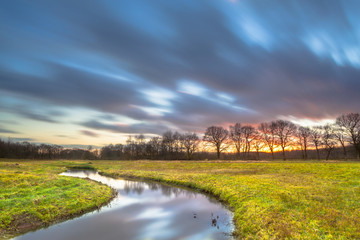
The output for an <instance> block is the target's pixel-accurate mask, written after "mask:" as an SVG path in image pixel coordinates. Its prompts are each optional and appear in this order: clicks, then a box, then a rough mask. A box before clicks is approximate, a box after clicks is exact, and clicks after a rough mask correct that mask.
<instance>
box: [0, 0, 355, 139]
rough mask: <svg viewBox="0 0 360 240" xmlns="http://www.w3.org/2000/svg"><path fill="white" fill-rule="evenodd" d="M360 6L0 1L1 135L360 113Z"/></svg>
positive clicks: (187, 127) (151, 129) (105, 132)
mask: <svg viewBox="0 0 360 240" xmlns="http://www.w3.org/2000/svg"><path fill="white" fill-rule="evenodd" d="M358 9H360V2H359V1H332V0H326V1H320V0H318V1H310V0H309V1H300V0H299V1H290V0H286V1H285V0H284V1H280V0H277V1H275V0H274V1H262V0H258V1H257V0H251V1H246V0H242V1H240V0H239V1H236V0H229V1H227V0H198V1H192V0H181V1H180V0H179V1H168V0H154V1H138V0H129V1H127V0H124V1H111V0H101V1H100V0H92V1H82V0H78V1H68V0H63V1H48V0H46V1H45V0H44V1H40V0H34V1H17V0H11V1H1V3H0V29H1V37H0V43H1V44H0V50H1V55H0V136H1V137H2V138H7V137H11V138H13V139H19V140H31V141H34V142H49V143H56V144H95V145H102V144H108V143H116V142H121V141H124V140H125V139H126V138H127V136H128V135H129V134H139V133H143V134H146V135H147V136H155V135H157V134H161V133H162V132H164V131H166V130H168V129H173V130H178V131H196V132H198V133H201V132H202V131H204V129H205V128H206V127H208V126H210V125H215V124H217V125H224V126H226V125H228V124H231V123H235V122H242V123H259V122H263V121H269V120H274V119H277V118H285V119H289V120H292V121H295V122H300V123H301V121H307V122H309V121H316V120H317V121H321V120H324V119H332V118H335V117H336V116H338V115H339V114H342V113H346V112H359V108H360V94H359V89H360V42H359V40H360V28H359V27H358V23H359V22H360V19H359V18H360V17H359V16H360V15H359V14H358Z"/></svg>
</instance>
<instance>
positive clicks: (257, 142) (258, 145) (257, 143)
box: [253, 130, 265, 159]
mask: <svg viewBox="0 0 360 240" xmlns="http://www.w3.org/2000/svg"><path fill="white" fill-rule="evenodd" d="M253 142H254V144H253V146H254V148H255V151H256V156H257V159H260V151H261V149H263V147H264V145H265V142H264V141H263V139H262V137H261V135H260V133H259V132H258V131H256V130H255V135H254V140H253Z"/></svg>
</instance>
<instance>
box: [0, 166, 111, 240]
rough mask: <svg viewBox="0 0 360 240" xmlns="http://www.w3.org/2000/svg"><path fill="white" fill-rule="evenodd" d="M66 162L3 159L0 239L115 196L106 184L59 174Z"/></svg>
mask: <svg viewBox="0 0 360 240" xmlns="http://www.w3.org/2000/svg"><path fill="white" fill-rule="evenodd" d="M70 165H71V166H70V167H76V166H78V167H79V166H83V165H84V164H83V163H81V164H80V165H76V163H72V164H70ZM66 166H67V167H69V164H68V163H64V162H52V161H48V162H46V161H10V160H9V161H4V160H3V161H0V213H1V214H0V239H1V238H8V237H11V236H14V235H16V234H19V233H23V232H26V231H28V230H32V229H36V228H39V227H42V226H46V225H48V224H50V223H53V222H56V221H61V220H64V219H68V218H69V217H72V216H77V215H79V214H82V213H84V212H86V211H90V210H92V209H96V208H98V207H100V206H101V205H103V204H104V203H106V202H108V201H109V200H110V199H111V198H112V196H113V192H112V190H111V189H110V188H109V187H107V186H105V185H102V184H99V183H97V182H94V181H89V180H84V179H78V178H71V177H65V176H59V175H58V174H59V173H61V172H64V171H65V170H66Z"/></svg>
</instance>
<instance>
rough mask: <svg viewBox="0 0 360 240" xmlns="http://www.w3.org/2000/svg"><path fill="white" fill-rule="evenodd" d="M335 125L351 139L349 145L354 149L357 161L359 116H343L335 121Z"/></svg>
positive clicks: (359, 136) (356, 114)
mask: <svg viewBox="0 0 360 240" xmlns="http://www.w3.org/2000/svg"><path fill="white" fill-rule="evenodd" d="M336 124H337V125H339V126H340V127H343V128H344V130H345V132H346V133H347V135H348V136H349V137H350V138H351V143H352V145H353V146H354V148H355V151H356V157H357V159H359V158H360V114H359V113H349V114H343V115H341V116H340V117H338V118H337V119H336Z"/></svg>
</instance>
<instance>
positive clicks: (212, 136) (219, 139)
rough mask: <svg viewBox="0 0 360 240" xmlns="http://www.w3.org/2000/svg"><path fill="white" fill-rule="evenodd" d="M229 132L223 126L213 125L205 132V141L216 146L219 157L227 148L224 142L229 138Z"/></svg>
mask: <svg viewBox="0 0 360 240" xmlns="http://www.w3.org/2000/svg"><path fill="white" fill-rule="evenodd" d="M228 135H229V132H228V131H227V130H226V129H224V128H223V127H218V126H211V127H208V128H207V129H206V131H205V134H204V141H206V142H209V143H211V144H212V145H214V147H215V148H216V153H217V158H218V159H219V158H220V153H221V152H222V151H223V150H225V148H226V146H224V142H225V141H226V140H227V137H228Z"/></svg>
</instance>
